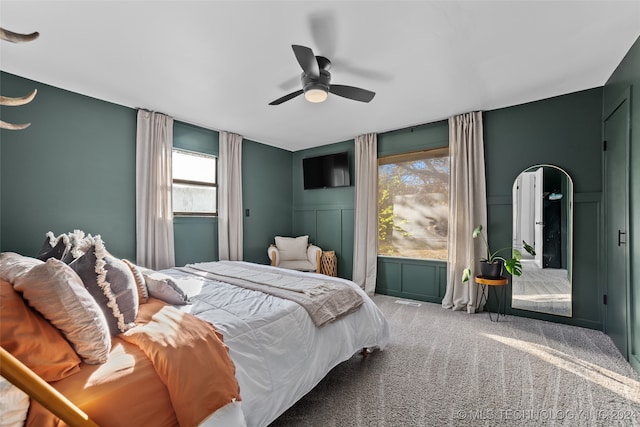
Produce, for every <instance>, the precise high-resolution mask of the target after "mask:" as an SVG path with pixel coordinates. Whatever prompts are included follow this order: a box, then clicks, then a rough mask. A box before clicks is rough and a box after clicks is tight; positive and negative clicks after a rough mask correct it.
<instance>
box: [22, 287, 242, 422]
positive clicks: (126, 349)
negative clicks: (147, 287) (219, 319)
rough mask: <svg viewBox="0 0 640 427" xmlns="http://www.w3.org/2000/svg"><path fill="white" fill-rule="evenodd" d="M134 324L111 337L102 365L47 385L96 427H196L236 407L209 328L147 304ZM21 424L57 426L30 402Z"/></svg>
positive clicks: (224, 358)
mask: <svg viewBox="0 0 640 427" xmlns="http://www.w3.org/2000/svg"><path fill="white" fill-rule="evenodd" d="M136 323H137V324H138V326H136V327H135V328H133V329H131V330H129V331H127V332H126V333H124V334H120V335H118V336H115V337H113V338H112V350H111V354H110V357H109V360H108V362H107V363H105V364H103V365H86V364H81V370H80V372H79V373H77V374H75V375H72V376H69V377H67V378H65V379H63V380H60V381H57V382H54V383H52V385H53V386H54V387H55V388H56V389H58V390H59V391H60V392H62V393H63V394H64V395H65V396H67V397H68V398H69V399H70V400H71V401H73V402H74V403H76V404H77V405H78V406H79V407H80V408H81V409H82V410H83V411H85V412H86V413H87V414H88V415H89V417H91V418H92V419H93V420H94V421H95V422H96V423H97V424H98V425H154V426H175V425H177V424H179V425H181V426H195V425H198V424H199V423H200V422H202V421H203V420H204V419H205V418H206V417H207V416H208V415H209V414H211V413H212V412H214V411H215V410H217V409H219V408H221V407H223V406H225V405H227V404H228V403H230V402H233V401H237V400H240V394H239V387H238V383H237V381H236V378H235V368H234V365H233V363H232V361H231V359H230V358H229V354H228V348H227V346H226V345H225V344H224V343H223V341H222V336H221V335H220V334H219V333H218V331H217V330H216V329H215V328H214V327H213V326H212V325H211V324H210V323H209V322H206V321H203V320H201V319H198V318H197V317H195V316H192V315H190V314H188V313H184V312H181V311H180V310H178V309H176V308H175V307H172V306H168V305H166V304H165V303H163V302H161V301H159V300H154V299H151V300H150V301H149V303H148V304H143V305H141V306H140V312H139V314H138V318H137V320H136ZM134 373H135V375H134ZM131 402H136V404H135V405H132V404H131ZM27 425H29V426H60V425H63V423H61V422H60V420H58V419H57V418H56V417H55V416H54V415H52V414H51V413H49V412H48V411H47V410H46V409H44V408H43V407H41V406H40V405H39V404H37V403H36V402H35V401H34V402H33V403H32V405H31V408H30V410H29V416H28V419H27Z"/></svg>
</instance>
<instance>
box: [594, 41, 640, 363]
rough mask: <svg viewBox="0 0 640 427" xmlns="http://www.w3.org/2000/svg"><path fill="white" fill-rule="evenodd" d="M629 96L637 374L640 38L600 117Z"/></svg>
mask: <svg viewBox="0 0 640 427" xmlns="http://www.w3.org/2000/svg"><path fill="white" fill-rule="evenodd" d="M625 92H627V93H629V92H630V98H631V99H630V102H631V132H630V136H631V137H630V144H629V145H630V157H631V158H630V165H631V167H630V168H629V169H630V173H631V176H630V177H629V196H630V197H629V202H628V204H629V226H630V229H629V230H628V232H629V233H628V236H629V238H628V239H627V241H628V242H629V254H630V256H629V259H630V261H631V264H630V266H629V274H630V278H629V283H630V293H629V297H630V301H629V310H628V312H629V323H628V329H629V361H630V362H631V364H632V365H633V366H634V368H635V369H636V370H637V371H639V372H640V357H639V353H640V167H638V165H640V38H638V39H637V40H636V41H635V43H634V44H633V46H632V47H631V49H630V50H629V52H628V53H627V55H626V56H625V57H624V59H623V60H622V62H621V63H620V65H619V66H618V67H617V68H616V70H615V72H614V73H613V74H612V75H611V77H610V78H609V80H608V81H607V83H606V84H605V86H604V102H603V116H605V117H603V118H602V119H603V120H604V119H605V118H606V115H607V114H609V113H610V112H611V109H612V108H613V106H614V104H615V103H616V102H617V101H618V100H619V99H620V97H621V96H623V94H624V93H625Z"/></svg>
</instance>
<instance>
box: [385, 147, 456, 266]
mask: <svg viewBox="0 0 640 427" xmlns="http://www.w3.org/2000/svg"><path fill="white" fill-rule="evenodd" d="M433 151H435V150H433ZM433 151H431V152H424V153H422V155H419V153H412V154H411V155H407V156H402V157H400V156H399V157H398V158H397V159H389V158H386V159H380V161H379V166H378V254H379V255H387V256H397V257H406V258H425V259H439V260H446V259H447V234H448V230H449V226H448V219H449V157H448V154H447V153H445V152H443V151H442V150H439V152H437V155H436V156H434V152H433Z"/></svg>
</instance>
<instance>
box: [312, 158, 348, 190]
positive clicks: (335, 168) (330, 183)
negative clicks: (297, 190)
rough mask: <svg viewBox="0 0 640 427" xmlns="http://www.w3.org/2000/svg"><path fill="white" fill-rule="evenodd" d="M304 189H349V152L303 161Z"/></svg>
mask: <svg viewBox="0 0 640 427" xmlns="http://www.w3.org/2000/svg"><path fill="white" fill-rule="evenodd" d="M302 174H303V178H304V189H305V190H311V189H314V188H333V187H347V186H349V185H351V180H350V177H349V152H347V151H345V152H343V153H335V154H327V155H324V156H317V157H307V158H306V159H302Z"/></svg>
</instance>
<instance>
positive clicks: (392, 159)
mask: <svg viewBox="0 0 640 427" xmlns="http://www.w3.org/2000/svg"><path fill="white" fill-rule="evenodd" d="M449 153H450V148H449V146H444V147H442V146H441V147H434V148H428V149H422V150H416V151H410V152H405V153H397V154H390V155H387V156H382V157H378V165H377V167H378V180H379V179H380V172H379V168H380V167H381V166H384V165H389V164H397V163H402V162H410V161H419V160H424V161H428V160H429V159H434V158H443V157H449ZM450 176H451V162H450V161H449V177H450ZM450 191H451V189H450V188H449V192H450ZM377 203H378V208H379V207H380V199H379V198H378V200H377ZM448 203H449V201H447V206H448ZM448 208H449V209H450V206H448ZM378 221H380V216H379V215H378ZM447 222H448V219H447ZM447 240H448V239H447ZM448 246H449V245H448V242H447V248H446V250H447V252H448V251H449V247H448ZM376 256H378V257H385V258H395V259H400V260H413V261H432V262H441V261H446V259H440V258H422V257H415V256H413V257H412V256H403V255H391V254H383V253H380V235H379V234H378V250H377V254H376Z"/></svg>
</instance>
